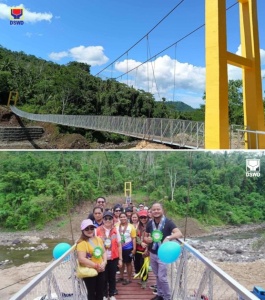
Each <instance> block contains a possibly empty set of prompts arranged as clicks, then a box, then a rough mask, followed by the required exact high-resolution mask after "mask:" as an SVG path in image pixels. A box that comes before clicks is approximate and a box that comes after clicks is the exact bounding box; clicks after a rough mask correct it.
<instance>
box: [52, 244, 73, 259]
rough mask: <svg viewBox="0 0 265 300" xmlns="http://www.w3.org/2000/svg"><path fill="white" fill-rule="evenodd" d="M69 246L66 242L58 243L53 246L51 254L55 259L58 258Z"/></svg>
mask: <svg viewBox="0 0 265 300" xmlns="http://www.w3.org/2000/svg"><path fill="white" fill-rule="evenodd" d="M70 248H71V245H69V244H67V243H60V244H58V245H56V246H55V247H54V248H53V251H52V255H53V257H54V258H55V259H58V258H59V257H61V256H62V255H63V254H64V253H65V252H66V251H68V250H69V249H70Z"/></svg>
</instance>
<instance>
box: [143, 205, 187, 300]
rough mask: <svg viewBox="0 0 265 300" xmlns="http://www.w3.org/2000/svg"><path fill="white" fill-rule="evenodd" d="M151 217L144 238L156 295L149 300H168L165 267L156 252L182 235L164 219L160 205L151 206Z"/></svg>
mask: <svg viewBox="0 0 265 300" xmlns="http://www.w3.org/2000/svg"><path fill="white" fill-rule="evenodd" d="M152 216H153V220H150V221H149V222H148V224H147V226H146V232H145V238H144V241H145V242H146V243H147V244H148V245H149V247H148V248H149V251H150V263H151V267H152V270H153V272H154V274H155V276H156V284H157V295H156V296H155V297H153V298H152V299H151V300H170V299H171V291H170V288H169V284H168V279H167V265H166V264H165V263H163V262H162V261H161V260H160V259H159V257H158V255H157V252H158V249H159V247H160V245H161V244H162V243H163V242H165V241H171V240H174V239H179V238H181V237H182V233H181V231H180V230H179V229H178V228H177V226H176V225H175V224H174V223H173V222H172V221H171V220H169V219H168V218H166V217H165V215H164V211H163V207H162V204H161V203H158V202H156V203H154V204H153V205H152Z"/></svg>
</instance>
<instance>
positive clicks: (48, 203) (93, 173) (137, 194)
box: [0, 151, 265, 230]
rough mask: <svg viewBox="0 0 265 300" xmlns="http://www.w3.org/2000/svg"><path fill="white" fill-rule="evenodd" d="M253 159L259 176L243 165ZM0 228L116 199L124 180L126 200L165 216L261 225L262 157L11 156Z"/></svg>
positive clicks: (4, 161)
mask: <svg viewBox="0 0 265 300" xmlns="http://www.w3.org/2000/svg"><path fill="white" fill-rule="evenodd" d="M254 158H258V159H260V165H261V172H260V176H259V177H247V176H246V159H254ZM0 160H1V173H0V226H1V227H2V228H8V229H15V230H18V229H28V228H32V227H36V228H42V227H43V226H44V225H45V224H46V223H47V222H49V221H50V220H53V219H56V218H58V217H60V216H62V215H65V214H66V213H67V210H68V209H69V207H70V208H71V209H72V208H75V207H76V206H77V205H79V204H81V203H84V201H88V202H91V203H92V202H93V201H94V199H95V198H96V197H97V196H100V195H104V196H106V198H108V196H110V195H119V196H120V199H121V202H123V201H124V202H125V199H124V198H123V196H121V195H123V189H124V182H125V181H131V182H132V186H133V192H132V201H133V202H134V203H135V204H137V203H140V202H142V201H144V202H145V203H146V204H147V205H149V206H150V205H151V203H152V202H154V201H162V202H163V204H164V207H165V209H166V211H167V214H168V215H169V216H176V215H177V216H180V217H185V216H189V217H193V218H196V219H198V220H199V221H201V222H203V223H206V224H215V225H220V224H233V225H238V224H244V223H253V222H262V221H264V220H265V201H264V200H265V199H264V195H265V182H264V175H263V168H264V165H265V156H264V153H263V152H251V151H248V152H239V151H231V152H230V151H229V152H226V151H225V152H210V151H207V152H206V151H205V152H204V151H196V152H193V151H163V152H162V151H146V152H144V151H138V152H136V151H133V152H130V151H109V152H105V151H86V152H82V151H77V152H53V151H46V152H45V151H35V152H31V151H21V152H20V151H17V152H12V151H9V152H6V151H2V152H0Z"/></svg>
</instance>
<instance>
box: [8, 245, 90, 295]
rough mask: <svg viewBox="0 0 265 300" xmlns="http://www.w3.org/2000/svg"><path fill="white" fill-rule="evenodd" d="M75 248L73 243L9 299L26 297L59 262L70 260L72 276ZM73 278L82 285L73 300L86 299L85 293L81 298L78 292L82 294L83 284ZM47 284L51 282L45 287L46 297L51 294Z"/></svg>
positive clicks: (73, 289) (74, 289)
mask: <svg viewBox="0 0 265 300" xmlns="http://www.w3.org/2000/svg"><path fill="white" fill-rule="evenodd" d="M75 249H76V244H74V245H73V246H72V247H71V248H70V249H69V250H68V251H67V252H65V253H64V254H63V255H62V256H61V257H60V258H58V259H56V260H55V261H53V262H52V263H51V264H50V265H49V266H48V267H47V268H46V269H44V270H43V271H42V272H41V273H40V274H38V275H37V276H36V277H35V278H33V279H32V280H31V281H30V282H29V283H28V284H26V285H25V286H24V287H23V288H22V289H21V290H20V291H18V292H17V293H16V294H15V295H13V296H12V297H11V298H10V299H9V300H21V299H23V298H24V297H26V296H27V295H28V294H29V293H30V292H31V291H32V290H33V289H34V288H35V287H37V286H38V285H39V284H40V283H41V281H43V280H44V279H46V277H48V276H50V275H51V274H52V271H54V270H55V269H56V268H57V267H58V266H59V265H61V264H64V263H65V264H67V263H69V262H70V261H71V269H72V270H71V276H73V274H74V266H76V263H75V260H76V258H75V255H74V251H75ZM68 275H69V274H68ZM74 280H79V285H83V287H82V286H81V287H80V288H81V291H79V292H78V293H77V294H78V295H79V296H78V295H73V299H75V300H85V299H87V296H86V294H83V298H81V297H80V294H82V290H83V292H84V291H85V286H84V284H83V281H82V280H80V279H77V278H76V277H75V279H74ZM72 283H73V280H72ZM49 284H51V283H48V282H47V289H46V293H45V294H48V297H49V296H50V295H51V289H50V287H49ZM72 285H73V286H72V287H71V288H72V291H76V287H75V286H74V283H73V284H72ZM57 296H58V299H60V300H61V299H62V300H63V299H64V298H63V296H61V295H57ZM40 298H41V297H40ZM34 299H35V298H34ZM37 299H39V298H37ZM41 299H42V298H41ZM45 299H46V298H45ZM47 299H50V298H47ZM71 299H72V298H71Z"/></svg>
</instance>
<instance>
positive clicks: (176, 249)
mask: <svg viewBox="0 0 265 300" xmlns="http://www.w3.org/2000/svg"><path fill="white" fill-rule="evenodd" d="M180 253H181V246H180V245H179V243H177V242H166V243H163V244H162V245H161V246H160V247H159V248H158V252H157V254H158V257H159V259H160V260H161V261H162V262H163V263H166V264H171V263H173V262H174V261H175V260H177V259H178V258H179V256H180Z"/></svg>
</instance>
